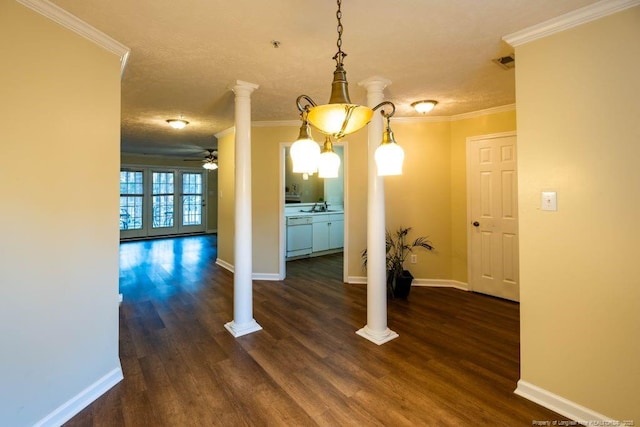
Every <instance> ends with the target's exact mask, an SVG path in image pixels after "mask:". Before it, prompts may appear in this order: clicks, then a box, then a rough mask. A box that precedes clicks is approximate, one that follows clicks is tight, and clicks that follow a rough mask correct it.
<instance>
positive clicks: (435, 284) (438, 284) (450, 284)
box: [411, 279, 469, 291]
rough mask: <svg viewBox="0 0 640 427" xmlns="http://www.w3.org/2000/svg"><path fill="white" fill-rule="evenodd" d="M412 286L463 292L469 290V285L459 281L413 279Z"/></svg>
mask: <svg viewBox="0 0 640 427" xmlns="http://www.w3.org/2000/svg"><path fill="white" fill-rule="evenodd" d="M411 286H430V287H432V288H454V289H460V290H462V291H468V290H469V284H468V283H464V282H458V281H457V280H439V279H413V282H411Z"/></svg>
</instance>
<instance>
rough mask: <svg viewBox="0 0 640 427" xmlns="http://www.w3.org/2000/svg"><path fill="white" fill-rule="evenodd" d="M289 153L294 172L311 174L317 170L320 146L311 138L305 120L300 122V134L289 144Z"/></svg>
mask: <svg viewBox="0 0 640 427" xmlns="http://www.w3.org/2000/svg"><path fill="white" fill-rule="evenodd" d="M289 154H290V155H291V161H292V162H293V172H294V173H307V174H309V175H311V174H313V173H315V172H317V171H318V157H320V146H319V145H318V144H317V143H316V142H315V141H314V140H313V139H311V135H310V133H309V125H308V124H307V122H306V121H303V122H302V126H300V135H298V139H297V140H296V141H295V142H294V143H293V145H291V149H290V150H289Z"/></svg>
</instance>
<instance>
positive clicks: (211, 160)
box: [184, 148, 218, 170]
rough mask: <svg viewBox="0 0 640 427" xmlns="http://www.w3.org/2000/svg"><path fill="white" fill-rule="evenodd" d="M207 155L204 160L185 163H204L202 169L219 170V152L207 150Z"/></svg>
mask: <svg viewBox="0 0 640 427" xmlns="http://www.w3.org/2000/svg"><path fill="white" fill-rule="evenodd" d="M207 152H208V153H209V154H207V155H206V156H205V157H204V159H184V161H185V162H202V167H203V168H205V169H207V170H216V169H218V150H216V149H213V148H207Z"/></svg>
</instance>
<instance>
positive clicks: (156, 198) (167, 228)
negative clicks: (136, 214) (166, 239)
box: [149, 171, 178, 236]
mask: <svg viewBox="0 0 640 427" xmlns="http://www.w3.org/2000/svg"><path fill="white" fill-rule="evenodd" d="M174 179H175V174H174V173H173V172H156V171H154V172H152V173H151V229H150V230H149V235H150V236H151V235H153V236H157V235H160V234H174V233H176V232H177V231H178V227H177V224H176V221H175V220H174V216H173V213H174V211H175V197H174V192H175V182H174Z"/></svg>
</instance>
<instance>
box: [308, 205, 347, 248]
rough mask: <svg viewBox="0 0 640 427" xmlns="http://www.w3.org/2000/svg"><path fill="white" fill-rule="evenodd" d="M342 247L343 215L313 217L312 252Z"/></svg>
mask: <svg viewBox="0 0 640 427" xmlns="http://www.w3.org/2000/svg"><path fill="white" fill-rule="evenodd" d="M343 246H344V214H329V215H314V217H313V252H321V251H327V250H330V249H339V248H342V247H343Z"/></svg>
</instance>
